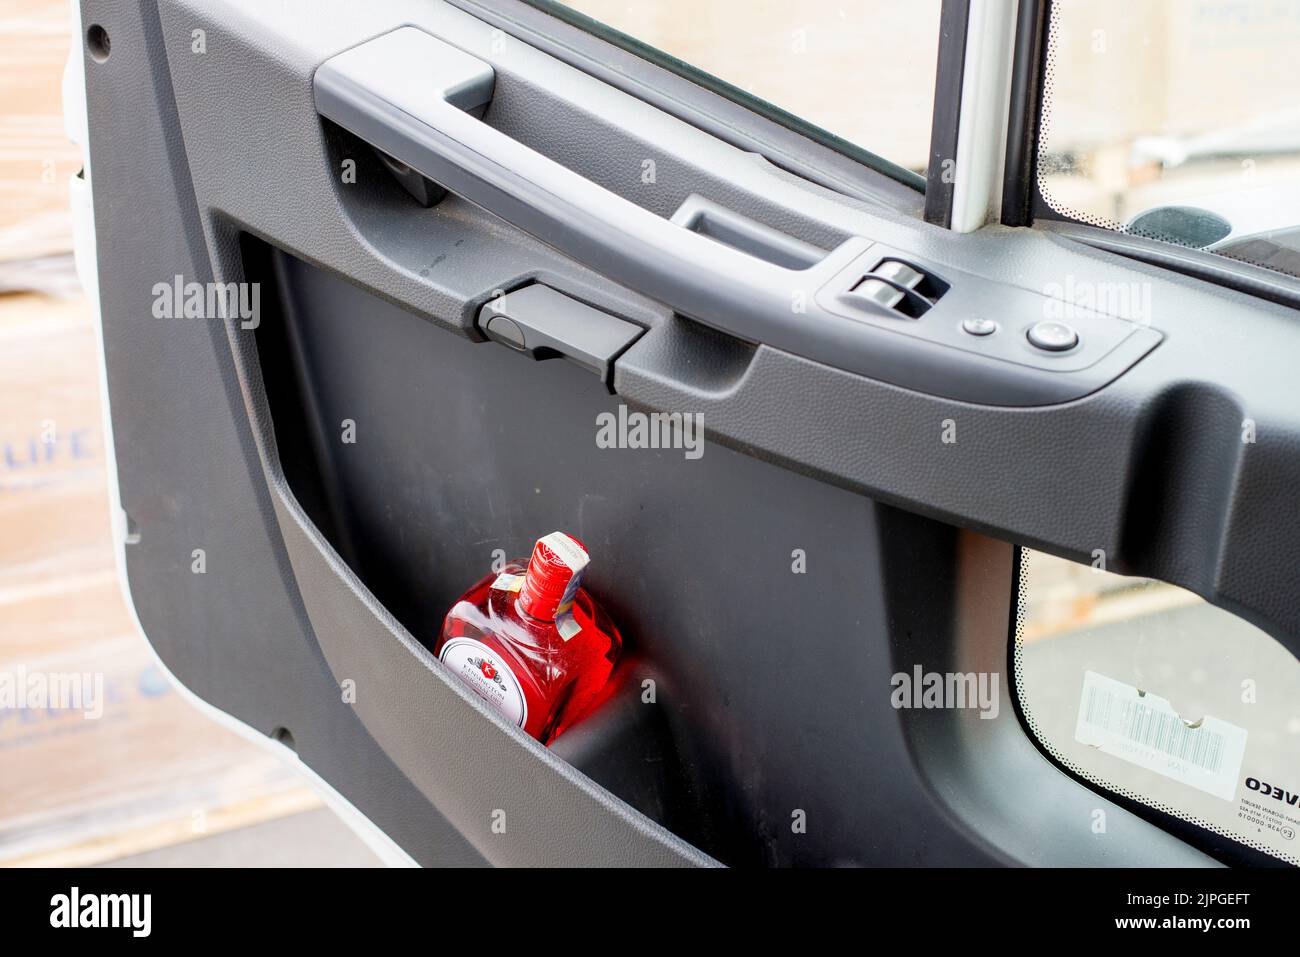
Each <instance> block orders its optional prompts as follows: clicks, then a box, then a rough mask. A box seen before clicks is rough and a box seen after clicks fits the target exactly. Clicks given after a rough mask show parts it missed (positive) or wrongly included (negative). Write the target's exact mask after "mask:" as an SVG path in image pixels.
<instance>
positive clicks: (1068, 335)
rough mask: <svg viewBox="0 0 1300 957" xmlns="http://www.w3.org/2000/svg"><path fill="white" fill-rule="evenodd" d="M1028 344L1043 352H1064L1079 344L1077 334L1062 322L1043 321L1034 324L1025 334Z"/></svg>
mask: <svg viewBox="0 0 1300 957" xmlns="http://www.w3.org/2000/svg"><path fill="white" fill-rule="evenodd" d="M1026 335H1027V337H1028V339H1029V344H1030V345H1031V346H1033V347H1034V348H1035V349H1042V350H1043V351H1044V352H1066V351H1067V350H1069V349H1073V348H1074V347H1075V346H1077V345H1078V344H1079V334H1078V333H1077V332H1075V331H1074V330H1073V329H1071V328H1070V327H1069V326H1067V325H1066V324H1065V323H1063V322H1055V321H1053V320H1050V319H1045V320H1043V321H1042V322H1036V323H1034V325H1033V326H1031V327H1030V329H1029V332H1028V333H1027V334H1026Z"/></svg>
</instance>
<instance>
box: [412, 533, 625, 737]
mask: <svg viewBox="0 0 1300 957" xmlns="http://www.w3.org/2000/svg"><path fill="white" fill-rule="evenodd" d="M588 561H590V557H589V556H588V555H587V549H586V548H585V547H584V546H583V544H582V543H581V542H580V541H578V540H577V539H576V538H573V537H572V536H570V535H566V534H564V533H563V532H552V533H551V534H549V535H547V536H546V537H545V538H541V539H538V541H537V544H536V545H535V546H534V547H533V554H532V557H531V558H530V559H529V560H528V564H527V566H525V565H524V563H523V562H521V561H513V562H510V563H508V564H507V565H506V566H505V568H504V569H503V570H502V571H501V572H500V573H499V574H492V575H488V576H487V577H486V578H484V579H482V580H481V581H480V582H479V583H478V584H477V585H475V586H474V587H473V588H471V589H470V590H469V591H467V592H466V593H465V595H464V596H463V597H462V598H461V600H460V601H458V602H457V603H456V604H455V605H454V606H453V607H452V609H451V611H449V612H448V613H447V619H446V621H445V622H443V626H442V636H441V637H440V638H439V639H438V643H437V644H436V645H434V648H433V653H434V654H435V655H436V656H437V657H438V660H439V661H441V662H442V663H443V664H444V665H445V666H446V667H448V668H450V669H451V671H452V673H453V674H455V675H456V676H457V677H458V678H460V679H461V680H462V681H463V682H465V683H466V684H467V685H469V687H470V688H472V689H473V690H474V691H475V692H476V693H477V694H478V695H479V696H480V697H482V698H483V699H484V700H486V701H487V702H488V703H490V704H491V705H492V706H493V707H495V708H496V709H497V710H498V711H500V712H501V713H502V714H503V715H504V716H505V717H506V719H507V720H509V721H513V722H515V723H516V724H518V725H519V727H521V728H523V729H524V730H525V731H527V732H528V733H529V734H531V735H532V736H533V737H534V738H536V739H537V740H539V741H541V742H542V743H543V744H549V743H550V742H551V741H552V740H554V739H555V738H556V737H557V736H558V735H559V734H560V732H562V731H563V730H564V729H565V728H567V727H569V725H571V724H573V722H574V720H575V719H577V718H579V717H581V716H582V714H583V712H584V711H585V710H586V709H587V707H589V706H590V705H591V703H592V702H593V700H594V699H595V698H596V696H597V694H599V692H600V689H601V688H602V687H603V686H604V684H605V682H606V681H607V680H608V679H609V675H610V672H611V671H613V670H614V663H615V662H616V661H617V660H618V654H619V651H620V649H621V648H622V639H621V638H620V637H619V634H618V629H617V628H615V627H614V623H613V622H612V621H611V620H610V618H609V615H607V614H605V610H604V609H603V608H601V607H600V605H598V604H596V601H595V599H593V598H592V597H591V596H590V595H589V594H587V592H586V590H585V589H583V588H582V587H581V583H582V572H583V569H585V568H586V567H587V562H588Z"/></svg>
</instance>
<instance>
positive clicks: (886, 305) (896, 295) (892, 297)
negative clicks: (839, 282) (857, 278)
mask: <svg viewBox="0 0 1300 957" xmlns="http://www.w3.org/2000/svg"><path fill="white" fill-rule="evenodd" d="M850 291H851V292H853V293H854V294H855V295H858V296H861V297H862V298H864V299H867V300H870V301H871V302H873V303H875V304H876V305H877V306H880V307H881V308H882V309H889V310H891V311H892V310H894V309H895V308H897V306H898V304H899V303H900V302H902V301H903V298H904V295H903V292H902V290H899V289H895V288H894V287H893V286H891V285H890V284H889V283H887V282H885V281H884V280H881V279H876V278H874V277H872V276H867V277H866V278H864V279H863V280H862V281H861V282H860V283H858V284H857V285H856V286H854V287H853V289H852V290H850Z"/></svg>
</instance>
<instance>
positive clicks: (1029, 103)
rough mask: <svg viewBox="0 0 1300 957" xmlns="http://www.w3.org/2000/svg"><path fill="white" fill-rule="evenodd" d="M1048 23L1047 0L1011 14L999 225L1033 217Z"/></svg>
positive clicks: (1024, 2)
mask: <svg viewBox="0 0 1300 957" xmlns="http://www.w3.org/2000/svg"><path fill="white" fill-rule="evenodd" d="M1048 22H1049V20H1048V16H1047V0H1021V2H1020V9H1019V10H1018V11H1017V13H1016V40H1015V63H1014V64H1013V66H1012V73H1011V108H1010V111H1009V112H1008V114H1007V153H1006V163H1005V165H1004V168H1003V181H1002V223H1003V225H1005V226H1029V225H1031V224H1032V223H1033V221H1034V216H1033V197H1034V193H1035V191H1036V190H1037V183H1036V176H1037V173H1038V128H1039V124H1040V122H1041V119H1040V118H1041V116H1042V105H1043V70H1044V69H1045V61H1044V58H1045V56H1046V53H1047V27H1048Z"/></svg>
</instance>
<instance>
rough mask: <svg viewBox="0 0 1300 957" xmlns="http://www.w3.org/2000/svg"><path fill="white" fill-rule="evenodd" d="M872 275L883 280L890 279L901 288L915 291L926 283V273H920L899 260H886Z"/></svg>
mask: <svg viewBox="0 0 1300 957" xmlns="http://www.w3.org/2000/svg"><path fill="white" fill-rule="evenodd" d="M871 274H872V275H873V276H879V277H880V278H881V279H888V280H889V281H890V282H892V283H896V284H898V285H900V286H906V287H907V288H908V289H915V288H916V287H917V286H919V285H921V283H922V282H924V281H925V273H923V272H919V271H917V270H915V269H913V268H912V267H911V266H909V265H908V264H907V263H905V262H899V261H898V260H897V259H886V260H885V261H884V262H882V263H881V264H880V265H878V266H877V267H876V268H875V269H873V270H872V271H871Z"/></svg>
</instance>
